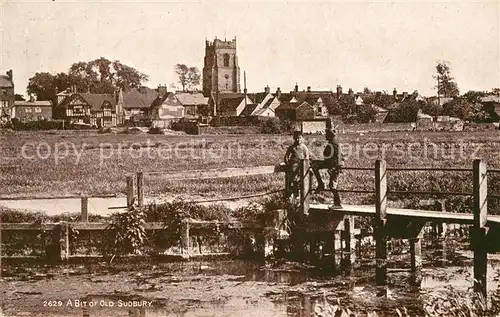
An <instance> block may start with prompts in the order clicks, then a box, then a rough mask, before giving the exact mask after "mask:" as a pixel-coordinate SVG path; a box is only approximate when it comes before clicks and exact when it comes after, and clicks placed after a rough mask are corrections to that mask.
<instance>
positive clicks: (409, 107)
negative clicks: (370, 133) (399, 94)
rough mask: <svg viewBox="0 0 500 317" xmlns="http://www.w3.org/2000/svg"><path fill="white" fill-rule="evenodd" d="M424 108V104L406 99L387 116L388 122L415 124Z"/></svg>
mask: <svg viewBox="0 0 500 317" xmlns="http://www.w3.org/2000/svg"><path fill="white" fill-rule="evenodd" d="M423 106H424V103H423V102H420V101H417V100H415V99H406V100H404V101H403V102H401V103H400V104H399V105H398V106H397V107H396V108H395V109H393V110H392V111H390V112H389V114H388V115H387V118H386V121H387V122H415V120H416V119H417V113H418V111H419V110H420V109H421V108H422V107H423Z"/></svg>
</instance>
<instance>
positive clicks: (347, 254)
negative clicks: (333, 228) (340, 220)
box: [342, 216, 356, 275]
mask: <svg viewBox="0 0 500 317" xmlns="http://www.w3.org/2000/svg"><path fill="white" fill-rule="evenodd" d="M342 234H343V238H344V239H343V240H344V242H345V249H344V250H345V251H344V252H343V269H344V272H345V273H346V274H347V275H349V274H350V273H351V270H352V264H353V263H354V261H355V260H356V254H355V250H356V239H355V238H354V216H346V217H345V218H344V231H342Z"/></svg>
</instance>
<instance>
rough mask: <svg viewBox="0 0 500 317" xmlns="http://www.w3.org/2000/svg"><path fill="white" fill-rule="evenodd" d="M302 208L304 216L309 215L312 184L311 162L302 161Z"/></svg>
mask: <svg viewBox="0 0 500 317" xmlns="http://www.w3.org/2000/svg"><path fill="white" fill-rule="evenodd" d="M299 171H300V208H301V210H302V213H303V214H306V215H307V214H309V203H310V200H311V195H310V190H311V184H310V182H309V179H310V178H309V173H310V171H309V160H308V159H305V160H301V161H300V169H299Z"/></svg>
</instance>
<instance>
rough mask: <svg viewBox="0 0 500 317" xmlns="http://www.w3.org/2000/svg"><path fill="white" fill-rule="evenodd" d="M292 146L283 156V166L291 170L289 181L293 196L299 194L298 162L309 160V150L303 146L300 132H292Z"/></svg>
mask: <svg viewBox="0 0 500 317" xmlns="http://www.w3.org/2000/svg"><path fill="white" fill-rule="evenodd" d="M293 141H294V142H293V144H292V145H290V146H289V147H288V149H287V151H286V154H285V164H286V165H287V166H289V167H290V168H291V174H292V177H291V179H290V180H289V182H290V184H287V186H290V188H291V192H292V193H293V194H294V195H298V193H299V184H300V161H301V160H308V159H309V149H308V148H307V146H306V145H305V144H304V137H303V135H302V132H301V131H294V132H293Z"/></svg>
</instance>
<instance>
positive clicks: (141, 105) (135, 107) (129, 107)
mask: <svg viewBox="0 0 500 317" xmlns="http://www.w3.org/2000/svg"><path fill="white" fill-rule="evenodd" d="M166 93H167V87H166V86H158V90H155V89H151V88H148V87H140V88H133V89H130V90H120V92H119V93H118V100H117V105H116V113H117V123H118V125H122V124H125V123H126V122H131V123H139V122H144V121H149V120H150V115H151V114H150V113H149V111H150V109H151V105H152V104H153V101H155V100H156V99H157V98H158V96H159V95H165V94H166Z"/></svg>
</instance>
